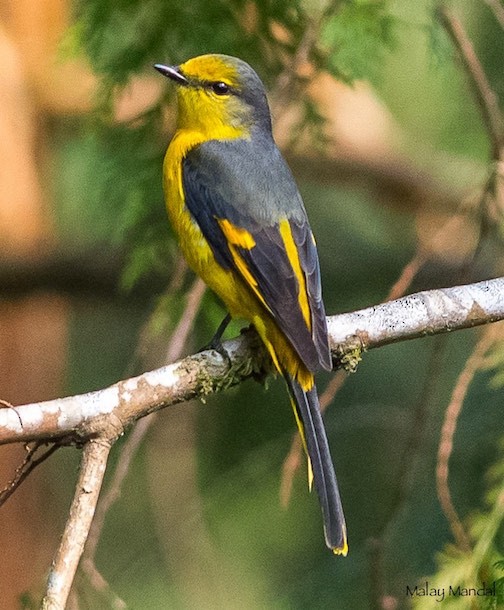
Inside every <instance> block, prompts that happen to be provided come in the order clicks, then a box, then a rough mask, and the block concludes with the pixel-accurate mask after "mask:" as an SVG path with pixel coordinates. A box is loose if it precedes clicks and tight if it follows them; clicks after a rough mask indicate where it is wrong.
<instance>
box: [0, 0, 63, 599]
mask: <svg viewBox="0 0 504 610" xmlns="http://www.w3.org/2000/svg"><path fill="white" fill-rule="evenodd" d="M61 4H62V3H61V2H56V3H55V2H44V3H35V4H34V3H33V2H31V3H30V6H25V5H26V2H3V3H2V6H0V15H1V16H2V17H5V20H4V23H3V24H2V23H0V65H1V66H2V70H1V71H0V91H1V92H2V93H1V95H0V159H1V163H0V243H1V250H0V260H1V259H4V261H8V260H12V258H15V257H29V258H31V257H36V256H37V255H38V252H39V251H40V249H41V248H42V247H43V246H44V244H47V243H48V241H49V240H50V237H51V236H50V220H49V217H48V214H47V213H46V212H47V210H46V209H45V207H44V198H43V195H42V187H41V184H42V182H43V180H42V179H41V163H40V159H43V160H44V162H47V154H46V155H43V154H42V151H41V148H42V147H43V144H44V137H43V133H42V131H41V121H40V105H39V104H37V102H35V101H34V94H35V97H39V96H37V95H36V89H37V87H36V84H35V83H34V82H33V81H30V78H29V77H30V74H31V73H33V71H34V70H33V69H32V68H34V67H35V64H36V63H38V66H37V67H38V71H39V79H40V78H43V77H44V75H45V74H46V72H47V70H45V69H44V62H41V61H40V59H41V56H43V55H46V51H47V46H48V45H47V44H46V46H45V48H44V43H45V42H47V39H49V43H51V44H52V46H53V50H54V38H55V37H54V27H56V26H57V25H58V24H59V21H60V20H57V19H56V20H54V19H52V18H51V12H53V11H56V10H57V9H59V6H60V5H61ZM42 5H43V6H44V10H45V12H46V14H45V19H42V18H41V17H42V15H41V9H40V7H41V6H42ZM37 7H39V9H38V10H37V11H35V13H34V9H35V8H37ZM53 16H54V15H53ZM49 30H51V31H52V35H51V36H48V31H49ZM30 49H31V50H33V54H32V57H31V59H32V61H31V66H30V61H29V60H28V59H27V57H29V55H30ZM52 61H54V53H52V54H51V56H50V57H49V56H47V55H46V56H45V65H46V66H47V65H49V63H50V62H52ZM47 84H48V83H47V80H46V85H47ZM4 264H5V262H4ZM67 318H68V306H67V304H66V303H65V301H64V300H63V299H61V298H60V297H56V296H51V295H48V294H39V295H31V296H28V297H22V298H17V299H15V300H7V299H6V298H2V294H1V287H0V398H1V399H3V400H6V401H9V402H11V403H13V404H20V403H24V402H30V401H34V400H45V399H48V398H53V397H56V396H58V395H60V394H61V391H62V379H63V374H64V366H65V355H66V340H67ZM23 457H24V449H23V447H20V446H9V447H2V448H1V457H0V487H3V486H4V485H5V484H7V482H8V481H9V480H10V479H11V478H12V477H13V474H14V472H15V470H16V468H17V467H18V466H19V465H20V464H21V462H22V460H23ZM43 475H44V468H43V467H42V468H39V469H38V470H37V471H36V472H35V473H34V474H33V475H32V476H31V477H30V478H29V479H28V480H27V481H26V482H25V483H24V484H23V485H22V486H21V487H20V488H19V489H18V490H17V491H16V493H15V494H14V495H13V496H12V497H11V498H10V499H9V500H8V501H7V503H6V504H5V506H3V507H2V509H1V522H2V527H1V528H0V549H2V552H1V553H0V606H1V608H2V609H3V610H10V609H11V608H20V607H21V603H20V597H21V595H22V594H23V593H24V592H32V593H33V591H37V590H38V589H40V587H41V586H42V584H43V582H44V578H45V574H46V571H47V567H48V565H49V564H50V560H51V556H52V554H53V552H54V549H55V548H56V545H57V539H58V532H57V529H56V526H57V525H59V524H54V516H52V517H51V515H49V514H48V513H49V512H50V510H51V504H52V502H51V494H50V492H51V490H50V488H48V486H47V485H44V477H43Z"/></svg>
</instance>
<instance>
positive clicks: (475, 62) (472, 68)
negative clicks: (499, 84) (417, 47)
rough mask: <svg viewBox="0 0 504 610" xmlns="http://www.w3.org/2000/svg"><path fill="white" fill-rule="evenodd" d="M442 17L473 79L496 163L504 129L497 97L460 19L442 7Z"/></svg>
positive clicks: (440, 11)
mask: <svg viewBox="0 0 504 610" xmlns="http://www.w3.org/2000/svg"><path fill="white" fill-rule="evenodd" d="M439 16H440V19H441V23H442V24H443V26H444V28H445V30H446V31H447V33H448V34H449V36H450V38H451V39H452V41H453V44H454V45H455V47H456V49H457V52H458V54H459V56H460V59H461V60H462V63H463V64H464V68H465V71H466V72H467V74H468V76H469V78H470V81H471V85H472V88H473V91H474V94H475V96H476V99H477V101H478V104H479V106H480V109H481V112H482V115H483V120H484V121H485V124H486V128H487V131H488V135H489V138H490V142H491V147H492V158H493V159H494V160H495V161H497V160H498V159H499V158H500V157H501V155H502V148H503V146H504V126H503V120H502V113H501V111H500V108H499V102H498V99H497V96H496V94H495V92H494V91H493V89H492V87H491V86H490V83H489V82H488V79H487V77H486V74H485V72H484V70H483V67H482V65H481V63H480V61H479V59H478V57H477V55H476V53H475V51H474V47H473V45H472V43H471V41H470V40H469V38H468V36H467V34H466V32H465V29H464V27H463V25H462V23H461V22H460V20H459V19H457V17H455V16H454V15H453V14H452V13H451V12H450V11H449V10H448V9H447V8H445V7H443V6H442V7H440V9H439Z"/></svg>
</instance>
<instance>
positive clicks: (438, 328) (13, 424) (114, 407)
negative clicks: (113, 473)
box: [0, 278, 504, 444]
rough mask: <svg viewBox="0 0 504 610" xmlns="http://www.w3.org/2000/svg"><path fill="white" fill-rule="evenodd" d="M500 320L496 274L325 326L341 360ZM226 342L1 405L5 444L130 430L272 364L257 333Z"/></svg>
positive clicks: (503, 306)
mask: <svg viewBox="0 0 504 610" xmlns="http://www.w3.org/2000/svg"><path fill="white" fill-rule="evenodd" d="M502 319H504V278H497V279H493V280H487V281H484V282H479V283H476V284H469V285H466V286H455V287H453V288H446V289H442V290H430V291H425V292H419V293H416V294H412V295H409V296H406V297H403V298H401V299H398V300H396V301H389V302H387V303H383V304H381V305H377V306H375V307H369V308H367V309H363V310H360V311H356V312H352V313H345V314H340V315H336V316H331V317H329V318H328V327H329V337H330V344H331V349H332V350H333V353H334V354H335V357H336V359H337V360H339V361H340V362H345V360H346V359H347V361H348V356H349V355H350V357H352V356H355V355H356V356H357V357H358V355H359V353H360V351H361V350H368V349H371V348H375V347H380V346H382V345H387V344H389V343H394V342H397V341H404V340H407V339H414V338H417V337H421V336H425V335H434V334H439V333H443V332H449V331H453V330H460V329H463V328H469V327H472V326H478V325H482V324H487V323H490V322H496V321H497V320H502ZM224 347H225V349H226V351H227V353H228V355H229V359H226V358H224V357H223V356H222V355H221V354H218V353H217V352H215V351H206V352H202V353H199V354H195V355H193V356H188V357H187V358H185V359H184V360H181V361H179V362H176V363H174V364H170V365H168V366H165V367H162V368H159V369H156V370H154V371H150V372H147V373H144V374H142V375H139V376H138V377H133V378H131V379H126V380H123V381H119V382H118V383H115V384H114V385H111V386H110V387H108V388H105V389H103V390H98V391H94V392H89V393H87V394H82V395H78V396H69V397H66V398H60V399H57V400H49V401H47V402H41V403H33V404H28V405H24V406H20V407H16V408H14V409H13V408H9V409H0V444H6V443H14V442H27V441H33V440H39V439H45V440H50V439H66V440H67V442H70V443H71V442H74V443H82V442H84V441H86V440H88V439H92V438H96V437H98V436H101V434H102V433H103V430H104V428H105V427H106V426H107V425H110V422H111V421H112V422H113V423H114V425H116V424H118V425H120V426H122V428H125V427H126V426H128V425H130V424H131V423H133V422H134V421H135V420H137V419H139V418H141V417H143V416H145V415H147V414H149V413H152V412H154V411H157V410H159V409H162V408H164V407H168V406H172V405H175V404H178V403H180V402H184V401H187V400H190V399H192V398H196V397H204V396H206V395H209V394H212V393H214V392H218V391H221V390H224V389H226V388H228V387H230V386H232V385H236V384H237V383H240V382H241V381H243V380H244V379H247V378H249V377H253V376H257V375H258V374H264V372H265V371H267V370H269V369H270V366H271V365H270V363H269V358H268V357H267V355H266V353H265V350H264V349H263V348H262V345H261V343H260V341H259V339H258V337H257V335H256V334H255V333H254V332H252V331H248V332H245V333H243V334H242V335H241V336H240V337H238V338H235V339H232V340H230V341H226V342H225V343H224ZM356 350H357V351H356ZM350 364H351V363H350Z"/></svg>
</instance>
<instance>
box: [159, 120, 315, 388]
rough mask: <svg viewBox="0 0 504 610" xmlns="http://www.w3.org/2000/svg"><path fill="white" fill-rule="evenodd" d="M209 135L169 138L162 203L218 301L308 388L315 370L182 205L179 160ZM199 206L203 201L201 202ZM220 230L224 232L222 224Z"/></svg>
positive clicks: (190, 260) (190, 133)
mask: <svg viewBox="0 0 504 610" xmlns="http://www.w3.org/2000/svg"><path fill="white" fill-rule="evenodd" d="M235 137H236V136H235ZM207 139H208V138H207V137H205V135H203V134H202V133H200V132H196V131H189V130H185V129H184V130H179V131H177V133H176V134H175V136H174V137H173V140H172V141H171V143H170V146H169V147H168V150H167V151H166V156H165V160H164V166H163V180H164V190H165V197H166V206H167V209H168V215H169V217H170V221H171V223H172V226H173V229H174V231H175V233H176V234H177V236H178V240H179V243H180V248H181V250H182V253H183V255H184V257H185V259H186V261H187V263H188V264H189V266H190V267H191V268H192V269H193V271H194V272H195V273H196V274H197V275H199V276H200V277H201V278H202V279H203V281H204V282H205V283H206V284H207V286H208V287H209V288H211V289H212V290H213V291H214V292H215V293H216V294H217V295H218V296H219V297H220V298H221V299H222V301H223V302H224V304H225V305H226V307H227V309H228V311H229V313H230V314H231V316H232V317H234V318H243V319H245V320H248V321H249V322H251V323H252V324H254V326H255V328H256V330H257V332H258V333H259V335H260V336H261V339H262V340H263V342H264V344H265V345H266V348H267V349H268V351H269V353H270V355H271V357H272V359H273V362H274V364H275V367H276V368H277V369H278V371H282V370H287V371H288V372H289V373H290V374H291V375H292V376H293V377H295V378H296V379H297V380H298V381H299V382H300V383H301V386H302V387H303V388H304V389H310V388H311V387H312V386H313V374H312V373H311V372H309V371H308V370H307V369H306V367H305V366H304V365H303V363H302V362H301V360H300V358H299V357H298V355H297V354H296V353H295V351H294V349H293V347H292V345H291V344H290V343H289V341H288V340H287V339H286V337H285V336H284V334H283V333H282V332H281V331H280V329H279V328H278V326H277V324H276V323H275V321H274V320H273V318H272V317H271V316H270V315H269V313H268V311H267V308H266V306H265V304H264V301H262V302H261V298H260V295H257V294H256V293H255V292H254V290H253V288H252V287H251V286H250V285H247V283H246V282H245V281H243V279H242V278H240V277H239V275H238V274H237V273H236V272H233V271H231V270H228V269H224V268H223V267H222V266H221V265H219V263H218V262H217V261H216V259H215V257H214V254H213V252H212V249H211V247H210V245H209V244H208V242H207V241H206V239H205V237H204V235H203V233H202V232H201V230H200V228H199V227H198V225H197V223H196V222H195V221H194V219H193V218H192V216H191V214H190V212H189V210H188V208H187V206H186V203H185V194H184V186H183V180H182V162H183V159H184V157H185V156H186V155H187V153H188V152H189V151H190V150H191V149H192V148H194V147H195V146H198V145H199V144H201V143H203V142H205V141H207ZM202 204H203V205H204V202H203V203H202ZM223 230H226V226H225V225H224V227H223ZM238 237H239V238H240V239H244V236H243V235H241V234H238Z"/></svg>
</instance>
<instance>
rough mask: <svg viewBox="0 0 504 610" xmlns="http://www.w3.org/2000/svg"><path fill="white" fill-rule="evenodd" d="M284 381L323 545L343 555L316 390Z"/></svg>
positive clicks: (338, 509)
mask: <svg viewBox="0 0 504 610" xmlns="http://www.w3.org/2000/svg"><path fill="white" fill-rule="evenodd" d="M285 379H286V381H287V385H288V387H289V392H290V395H291V400H292V406H293V409H294V413H295V415H296V420H297V424H298V427H299V431H300V434H301V438H302V441H303V445H304V448H305V451H306V453H307V456H308V460H309V462H310V465H311V472H312V474H313V481H314V482H315V489H316V490H317V494H318V497H319V501H320V505H321V507H322V516H323V519H324V533H325V539H326V544H327V546H328V547H329V548H330V549H332V551H333V552H334V553H335V554H337V555H346V554H347V552H348V545H347V535H346V525H345V517H344V515H343V508H342V506H341V499H340V494H339V490H338V483H337V481H336V474H335V472H334V465H333V462H332V459H331V454H330V452H329V444H328V442H327V436H326V433H325V428H324V422H323V421H322V414H321V412H320V404H319V400H318V396H317V389H316V387H315V385H313V387H312V388H311V389H310V390H303V388H302V387H301V385H300V384H299V383H298V382H297V381H296V380H295V379H294V378H293V377H292V376H291V375H289V374H285Z"/></svg>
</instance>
